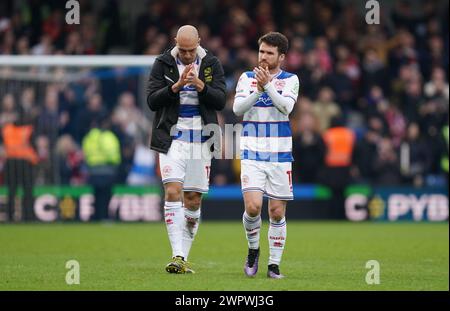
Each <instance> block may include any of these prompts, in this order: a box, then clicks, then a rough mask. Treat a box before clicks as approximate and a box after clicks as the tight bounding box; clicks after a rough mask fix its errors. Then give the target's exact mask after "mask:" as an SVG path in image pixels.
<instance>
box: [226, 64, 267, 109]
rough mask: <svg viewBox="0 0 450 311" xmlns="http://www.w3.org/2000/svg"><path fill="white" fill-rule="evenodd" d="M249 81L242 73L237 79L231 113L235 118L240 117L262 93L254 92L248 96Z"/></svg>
mask: <svg viewBox="0 0 450 311" xmlns="http://www.w3.org/2000/svg"><path fill="white" fill-rule="evenodd" d="M250 86H251V80H250V79H249V78H248V77H247V74H246V73H245V72H244V73H243V74H242V75H241V77H240V78H239V81H238V84H237V86H236V95H235V96H234V103H233V112H234V113H235V114H236V115H237V116H242V115H243V114H244V113H246V112H247V111H248V110H250V108H252V107H253V105H254V104H255V103H256V101H257V100H258V98H259V97H260V96H261V94H262V92H260V91H255V92H253V93H252V94H250Z"/></svg>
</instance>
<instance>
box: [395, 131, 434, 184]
mask: <svg viewBox="0 0 450 311" xmlns="http://www.w3.org/2000/svg"><path fill="white" fill-rule="evenodd" d="M400 159H401V163H400V165H401V166H400V168H401V173H402V175H403V177H404V178H406V181H407V182H408V183H411V184H413V185H415V186H417V187H421V186H423V185H424V182H425V175H426V174H427V173H429V167H430V162H431V157H430V154H429V150H428V146H427V144H426V142H425V141H424V140H423V138H422V137H420V129H419V125H418V124H417V123H411V124H409V126H408V133H407V137H406V141H405V142H403V143H402V145H401V148H400Z"/></svg>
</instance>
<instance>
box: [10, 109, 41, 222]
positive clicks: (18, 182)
mask: <svg viewBox="0 0 450 311" xmlns="http://www.w3.org/2000/svg"><path fill="white" fill-rule="evenodd" d="M1 134H2V140H3V143H4V147H5V152H6V164H5V182H6V185H7V187H8V209H7V210H8V219H9V221H14V220H15V219H16V216H15V210H16V193H17V189H18V186H22V188H23V199H22V204H21V206H22V210H21V211H22V220H25V221H29V220H33V217H34V216H33V186H34V176H33V175H34V172H33V170H34V165H36V163H37V161H38V157H37V155H36V151H35V150H34V148H33V146H32V134H33V125H32V124H31V123H30V122H29V120H28V118H27V117H26V116H25V114H23V113H22V114H20V116H18V117H17V119H16V120H15V121H14V123H12V122H9V123H7V124H4V125H3V126H2V128H1Z"/></svg>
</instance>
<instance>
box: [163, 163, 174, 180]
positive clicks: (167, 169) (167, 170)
mask: <svg viewBox="0 0 450 311" xmlns="http://www.w3.org/2000/svg"><path fill="white" fill-rule="evenodd" d="M171 173H172V167H171V166H170V165H166V166H164V168H163V169H162V175H163V177H164V178H166V177H169V176H170V174H171Z"/></svg>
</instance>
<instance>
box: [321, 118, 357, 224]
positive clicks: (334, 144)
mask: <svg viewBox="0 0 450 311" xmlns="http://www.w3.org/2000/svg"><path fill="white" fill-rule="evenodd" d="M355 139H356V137H355V134H354V133H353V131H352V130H351V129H349V128H347V127H345V125H344V122H343V119H342V118H341V117H340V116H337V117H334V118H333V119H332V122H331V124H330V128H329V129H327V130H326V131H325V132H324V133H323V141H324V142H325V146H326V151H325V167H324V169H323V170H322V172H321V176H320V181H321V182H322V183H323V184H325V185H327V186H328V187H330V189H331V191H332V198H331V200H330V201H331V202H330V207H331V209H332V210H331V211H330V214H331V215H334V218H339V219H344V218H345V211H344V201H345V197H344V191H345V188H346V187H347V186H348V185H349V184H350V183H351V181H352V177H351V169H352V163H353V157H354V147H355V143H356V140H355Z"/></svg>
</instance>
